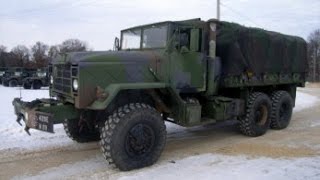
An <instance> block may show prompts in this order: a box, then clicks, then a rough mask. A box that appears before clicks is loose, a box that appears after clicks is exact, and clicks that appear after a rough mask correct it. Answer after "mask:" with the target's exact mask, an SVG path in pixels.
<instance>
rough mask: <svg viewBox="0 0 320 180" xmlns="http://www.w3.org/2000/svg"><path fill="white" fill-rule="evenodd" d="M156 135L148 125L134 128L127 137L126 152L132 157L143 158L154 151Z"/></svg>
mask: <svg viewBox="0 0 320 180" xmlns="http://www.w3.org/2000/svg"><path fill="white" fill-rule="evenodd" d="M154 141H155V133H154V131H153V129H152V128H151V127H150V126H149V125H147V124H137V125H135V126H133V127H132V128H131V129H130V131H129V132H128V134H127V137H126V144H125V146H126V151H127V153H128V154H129V155H130V156H141V155H144V154H146V153H148V152H150V151H151V150H152V147H153V146H154Z"/></svg>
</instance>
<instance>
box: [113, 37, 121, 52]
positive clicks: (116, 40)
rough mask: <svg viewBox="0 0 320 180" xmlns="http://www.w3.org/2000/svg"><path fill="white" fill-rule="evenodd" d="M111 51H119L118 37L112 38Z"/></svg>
mask: <svg viewBox="0 0 320 180" xmlns="http://www.w3.org/2000/svg"><path fill="white" fill-rule="evenodd" d="M113 50H115V51H119V50H120V40H119V38H118V37H115V38H114V44H113Z"/></svg>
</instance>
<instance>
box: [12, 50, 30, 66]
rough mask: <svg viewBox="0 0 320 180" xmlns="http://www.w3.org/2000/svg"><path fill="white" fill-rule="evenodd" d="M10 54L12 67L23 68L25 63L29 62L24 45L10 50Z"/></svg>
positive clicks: (27, 52) (27, 51)
mask: <svg viewBox="0 0 320 180" xmlns="http://www.w3.org/2000/svg"><path fill="white" fill-rule="evenodd" d="M11 52H12V53H13V55H14V58H13V59H12V61H13V62H11V64H12V65H13V66H21V67H23V66H24V64H25V63H27V62H28V61H29V55H30V54H29V49H28V48H27V47H26V46H24V45H18V46H16V47H14V48H12V50H11Z"/></svg>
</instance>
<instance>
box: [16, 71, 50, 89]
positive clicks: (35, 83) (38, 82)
mask: <svg viewBox="0 0 320 180" xmlns="http://www.w3.org/2000/svg"><path fill="white" fill-rule="evenodd" d="M22 86H23V88H24V89H31V88H33V89H41V87H47V86H49V74H48V69H47V68H42V69H37V71H36V72H35V73H34V74H33V75H32V76H30V77H26V78H24V79H23V80H22Z"/></svg>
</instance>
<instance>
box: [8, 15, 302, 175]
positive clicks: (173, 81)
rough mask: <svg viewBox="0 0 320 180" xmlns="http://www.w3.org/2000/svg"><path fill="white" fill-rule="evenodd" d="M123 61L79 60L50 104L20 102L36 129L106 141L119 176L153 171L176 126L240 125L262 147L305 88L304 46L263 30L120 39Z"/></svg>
mask: <svg viewBox="0 0 320 180" xmlns="http://www.w3.org/2000/svg"><path fill="white" fill-rule="evenodd" d="M115 47H116V49H117V50H118V51H105V52H74V53H67V54H63V55H61V56H59V57H58V58H57V59H55V60H54V61H53V62H52V64H51V65H50V67H49V69H50V70H49V71H50V95H51V96H52V98H50V99H37V100H34V101H32V102H24V101H22V100H21V99H19V98H16V99H14V101H13V105H14V109H15V113H16V115H17V117H18V119H17V121H18V122H20V120H21V119H23V120H24V121H25V124H26V128H25V130H26V131H27V132H28V133H30V132H29V128H33V129H38V130H42V131H46V132H51V133H53V132H54V126H53V125H54V124H57V123H63V125H64V129H65V131H66V133H67V135H68V136H69V137H70V138H72V139H73V140H75V141H77V142H89V141H95V140H100V146H101V149H102V154H103V156H104V158H105V159H106V160H107V161H108V162H109V163H110V164H114V165H115V166H116V167H118V168H119V169H120V170H131V169H135V168H141V167H145V166H149V165H152V164H154V163H155V162H156V161H157V160H158V158H159V156H160V154H161V152H162V151H163V149H164V146H165V143H166V126H165V123H164V121H170V122H173V123H176V124H178V125H181V126H186V127H190V126H197V125H203V124H208V123H215V122H221V121H226V120H237V121H238V123H239V128H240V131H241V132H242V133H243V134H244V135H247V136H251V137H257V136H261V135H263V134H265V133H266V132H267V130H268V129H269V128H272V129H284V128H286V127H287V126H288V125H289V122H290V119H291V115H292V109H293V107H294V105H295V97H296V88H297V87H303V86H304V84H305V79H306V69H307V67H306V66H307V58H306V42H305V41H304V40H303V39H302V38H299V37H293V36H287V35H283V34H280V33H276V32H271V31H265V30H262V29H258V28H247V27H243V26H241V25H238V24H235V23H229V22H222V21H217V20H214V19H212V20H208V21H202V20H200V19H192V20H186V21H178V22H172V21H167V22H161V23H155V24H150V25H144V26H137V27H133V28H129V29H125V30H122V31H121V38H120V40H119V39H116V40H115Z"/></svg>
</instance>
